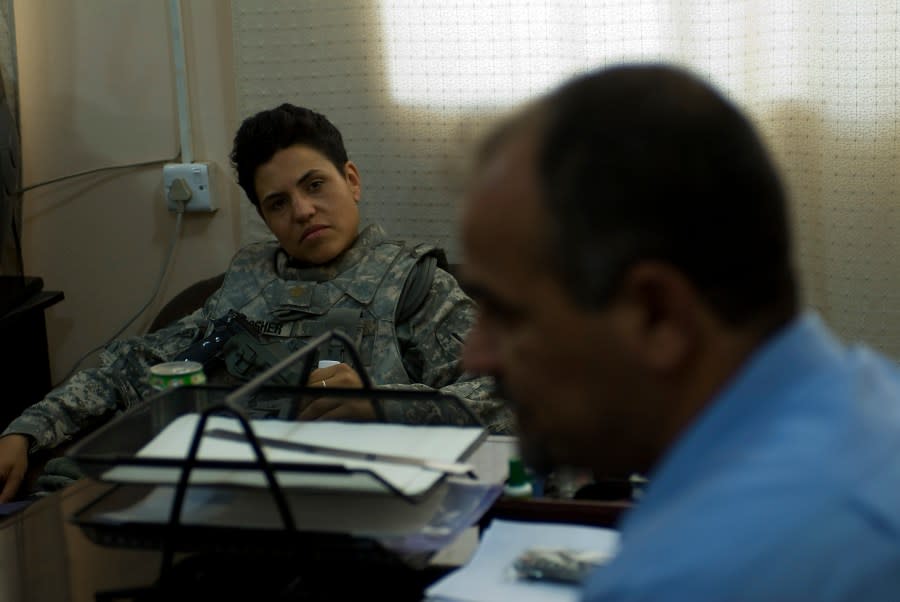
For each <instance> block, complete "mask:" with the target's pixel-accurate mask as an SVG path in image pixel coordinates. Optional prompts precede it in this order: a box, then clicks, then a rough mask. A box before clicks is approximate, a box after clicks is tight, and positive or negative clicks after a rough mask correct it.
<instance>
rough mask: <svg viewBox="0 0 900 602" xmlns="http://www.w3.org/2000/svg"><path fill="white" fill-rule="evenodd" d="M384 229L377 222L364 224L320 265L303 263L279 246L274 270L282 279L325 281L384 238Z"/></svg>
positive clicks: (350, 265) (356, 260)
mask: <svg viewBox="0 0 900 602" xmlns="http://www.w3.org/2000/svg"><path fill="white" fill-rule="evenodd" d="M385 237H386V235H385V233H384V230H382V229H381V226H379V225H378V224H371V225H369V226H366V227H365V228H364V229H363V230H362V231H361V232H360V233H359V235H358V236H357V237H356V240H354V241H353V244H351V245H350V247H348V248H347V250H345V251H344V252H343V253H341V254H340V255H338V256H337V257H335V258H334V259H332V260H331V261H329V262H328V263H324V264H322V265H309V264H303V263H300V262H298V261H296V260H295V259H293V258H291V257H290V256H289V255H288V254H287V253H286V252H285V250H284V249H281V248H279V249H278V252H277V254H276V256H275V271H276V273H277V274H278V276H279V277H281V278H283V279H284V280H306V281H311V282H325V281H327V280H332V279H333V278H335V277H336V276H337V275H338V274H341V273H343V272H345V271H346V270H347V269H349V268H351V267H353V266H354V265H357V264H358V263H359V262H360V261H361V260H362V259H363V258H364V257H366V255H368V253H369V251H370V250H371V249H372V247H375V246H377V245H378V244H379V243H381V242H383V241H384V240H385Z"/></svg>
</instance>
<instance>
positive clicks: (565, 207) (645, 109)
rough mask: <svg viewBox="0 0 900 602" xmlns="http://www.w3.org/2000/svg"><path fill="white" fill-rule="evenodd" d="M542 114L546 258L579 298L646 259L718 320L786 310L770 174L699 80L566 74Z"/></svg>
mask: <svg viewBox="0 0 900 602" xmlns="http://www.w3.org/2000/svg"><path fill="white" fill-rule="evenodd" d="M539 109H540V122H541V123H540V126H539V128H538V131H539V134H538V136H539V138H538V151H537V155H538V157H537V172H538V180H539V186H540V187H541V196H542V197H543V199H544V201H545V202H546V206H547V208H548V210H549V212H550V214H551V216H552V218H553V221H554V222H555V224H554V225H552V226H551V230H553V232H552V234H551V237H552V238H551V244H550V247H551V249H550V255H551V257H550V258H549V259H550V262H551V265H552V266H553V269H555V270H558V272H559V273H560V275H561V278H562V282H563V284H564V285H565V286H566V288H567V290H569V291H570V293H571V294H572V296H573V298H574V299H575V300H576V301H577V302H578V303H579V304H581V305H583V306H586V307H601V306H603V305H604V304H606V303H607V302H608V301H609V300H610V299H611V297H612V296H613V294H614V293H615V290H616V289H617V287H618V285H619V283H620V280H621V278H622V276H624V274H625V273H626V271H627V268H628V267H629V266H631V265H633V264H634V263H635V262H636V261H639V260H642V259H657V260H660V261H664V262H666V263H669V264H671V265H673V266H675V267H676V268H677V269H678V270H679V271H680V272H682V273H683V274H684V275H685V277H687V278H688V280H689V281H691V283H692V284H693V285H694V286H695V287H696V288H697V290H698V291H699V292H700V293H701V295H703V297H704V299H705V300H706V302H707V303H708V304H709V305H710V306H711V307H712V308H713V310H714V311H715V312H716V313H717V314H718V315H719V316H720V317H721V318H722V319H723V320H724V321H725V322H726V323H729V324H740V323H744V322H746V321H749V320H751V319H754V318H759V317H761V316H766V315H770V316H773V315H774V316H775V317H776V318H777V320H779V321H784V320H786V319H787V318H788V317H790V316H791V315H793V314H794V313H795V312H796V305H797V298H796V297H797V293H796V285H795V280H794V274H793V268H792V259H791V241H790V234H789V225H788V217H787V215H786V207H785V204H786V203H785V195H784V192H783V188H782V185H781V183H780V180H779V177H778V174H777V173H776V170H775V168H774V166H773V164H772V162H771V161H770V159H769V157H768V154H767V153H766V150H765V148H764V147H763V144H762V142H761V141H760V139H759V137H758V136H757V134H756V132H755V130H754V128H753V126H752V125H751V124H750V122H749V121H748V120H747V119H746V118H745V117H744V116H743V115H742V114H741V113H740V112H739V111H738V110H737V109H736V108H735V107H734V106H733V105H732V104H731V103H730V102H728V101H727V100H726V99H725V98H723V97H722V96H721V95H719V94H718V93H717V92H715V91H714V90H713V89H711V87H710V86H709V85H707V84H706V83H704V82H702V81H701V80H699V79H698V78H697V77H695V76H693V75H691V74H689V73H687V72H685V71H682V70H680V69H676V68H672V67H668V66H662V65H643V66H638V65H631V66H622V67H616V68H612V69H607V70H602V71H597V72H593V73H590V74H587V75H585V76H582V77H579V78H577V79H575V80H573V81H571V82H570V83H568V84H567V85H565V86H563V87H562V88H560V89H559V90H557V91H556V92H554V93H552V94H551V95H550V96H549V97H548V98H546V99H545V102H543V103H541V104H540V106H539ZM554 226H555V227H554ZM771 312H775V313H774V314H772V313H771Z"/></svg>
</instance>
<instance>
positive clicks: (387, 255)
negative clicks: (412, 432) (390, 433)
mask: <svg viewBox="0 0 900 602" xmlns="http://www.w3.org/2000/svg"><path fill="white" fill-rule="evenodd" d="M277 252H278V245H277V244H276V243H274V242H262V243H256V244H253V245H249V246H247V247H245V248H244V249H243V250H242V251H241V252H239V253H238V255H237V256H236V257H235V259H234V261H233V262H232V266H231V268H230V269H229V270H228V272H227V274H226V276H225V280H224V282H223V284H222V288H221V290H220V293H219V294H218V295H217V299H216V301H215V303H214V305H213V306H212V307H211V308H210V312H209V315H210V316H211V317H219V316H221V315H224V314H225V313H226V312H227V311H228V310H229V309H235V310H237V311H239V312H241V313H243V314H244V315H245V316H246V317H247V318H248V319H249V320H250V321H251V322H252V323H253V324H254V325H255V326H256V327H257V328H258V330H259V332H260V333H261V338H262V339H263V341H264V342H265V343H267V344H268V343H271V344H274V345H275V346H276V348H278V349H279V351H280V352H279V353H275V354H271V355H270V356H269V357H270V358H271V359H267V358H261V357H259V356H260V355H261V354H259V353H258V351H259V349H258V347H257V348H256V349H248V348H247V346H246V345H242V344H240V343H238V344H236V345H230V346H228V347H226V353H225V355H226V358H225V360H226V364H227V366H228V371H229V372H230V373H231V375H232V376H234V377H236V378H238V379H239V380H248V379H250V378H252V377H253V376H255V375H256V374H258V373H259V372H261V371H262V370H264V369H265V368H266V367H268V366H270V365H271V364H272V360H274V359H275V358H280V357H284V355H286V354H287V353H290V352H292V351H295V350H297V349H299V348H300V347H302V346H303V345H305V344H306V343H307V342H309V340H310V339H312V338H314V337H316V336H318V335H320V334H322V333H324V332H327V331H329V330H333V329H340V330H342V331H344V333H345V334H347V335H348V336H349V337H350V338H352V339H353V341H354V342H355V344H356V346H357V349H358V350H359V352H360V356H361V360H362V363H363V365H364V367H365V369H366V370H367V371H368V373H369V375H370V376H371V377H372V381H373V384H375V385H379V384H407V383H410V382H414V381H415V379H416V375H410V374H407V371H406V369H405V367H404V364H403V359H402V353H401V350H400V348H399V345H398V341H397V330H396V326H397V324H398V323H403V322H404V321H406V320H408V319H409V318H410V317H411V315H412V314H413V313H415V311H416V310H418V309H419V307H420V306H421V305H422V303H423V302H424V300H425V297H426V296H427V295H428V291H429V290H430V288H431V282H432V279H433V276H434V270H435V267H436V265H437V264H438V263H439V262H440V261H441V260H442V259H443V253H442V252H441V251H440V250H438V249H436V248H434V247H432V246H430V245H424V244H421V245H417V246H408V245H406V244H404V243H402V242H395V241H382V242H380V243H377V244H376V245H375V246H373V247H371V248H370V249H369V252H368V253H366V254H365V255H364V256H363V257H362V258H361V259H360V261H359V262H357V263H356V264H354V265H352V266H351V267H349V268H347V269H346V270H344V271H343V272H342V273H340V274H337V275H336V276H335V277H334V278H332V279H329V280H325V281H323V282H314V281H306V280H286V279H284V278H282V277H281V276H280V275H279V274H278V273H277V272H276V267H275V266H276V262H275V257H276V253H277ZM444 261H445V260H444ZM284 348H286V349H287V350H286V351H284ZM313 359H332V360H337V361H347V362H349V361H350V357H349V355H348V354H347V353H346V352H345V350H344V349H343V346H342V345H341V344H340V343H338V342H337V341H335V344H333V345H331V346H329V348H327V349H321V350H320V353H319V356H318V358H313ZM313 367H315V365H313ZM298 368H299V367H298ZM291 384H298V383H291Z"/></svg>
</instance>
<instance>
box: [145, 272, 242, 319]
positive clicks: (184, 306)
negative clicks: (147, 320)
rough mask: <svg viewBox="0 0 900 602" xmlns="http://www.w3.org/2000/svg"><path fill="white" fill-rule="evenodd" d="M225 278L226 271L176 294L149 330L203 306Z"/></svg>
mask: <svg viewBox="0 0 900 602" xmlns="http://www.w3.org/2000/svg"><path fill="white" fill-rule="evenodd" d="M224 280H225V273H224V272H222V273H221V274H219V275H217V276H213V277H212V278H207V279H206V280H200V281H199V282H195V283H194V284H192V285H190V286H189V287H187V288H186V289H184V290H183V291H181V292H180V293H178V294H177V295H175V296H174V297H173V298H172V299H171V300H170V301H169V302H168V303H166V304H165V305H164V306H163V308H162V309H161V310H159V313H158V314H156V318H154V319H153V323H151V324H150V328H149V330H148V331H149V332H155V331H157V330H159V329H160V328H164V327H166V326H168V325H169V324H171V323H172V322H174V321H175V320H178V319H179V318H183V317H184V316H187V315H190V314H191V313H193V312H194V311H196V310H198V309H200V308H201V307H203V304H204V303H206V300H207V299H208V298H209V296H210V295H212V294H213V293H214V292H216V291H217V290H219V288H220V287H221V286H222V282H223V281H224Z"/></svg>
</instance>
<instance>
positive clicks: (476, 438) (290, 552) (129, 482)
mask: <svg viewBox="0 0 900 602" xmlns="http://www.w3.org/2000/svg"><path fill="white" fill-rule="evenodd" d="M333 337H338V338H342V339H344V338H345V337H343V335H342V334H341V333H340V332H337V333H328V334H326V335H323V336H322V337H319V338H318V339H316V340H314V341H313V342H312V343H310V345H308V346H307V347H304V348H303V349H301V350H299V351H298V352H296V353H295V354H293V356H292V357H291V358H288V359H289V360H292V362H293V361H298V360H299V359H304V358H305V357H308V355H309V351H310V350H312V349H315V348H316V347H317V346H318V345H320V344H322V343H323V342H325V341H328V340H331V338H333ZM346 343H347V344H348V346H349V349H350V351H351V356H353V357H354V359H356V358H358V355H356V354H355V349H353V348H352V344H350V343H349V341H347V342H346ZM292 362H288V361H285V362H282V364H280V365H279V366H280V368H279V366H275V367H274V368H279V369H281V368H284V367H285V366H287V365H289V364H290V363H292ZM357 369H358V368H357ZM358 370H359V369H358ZM277 371H278V370H274V369H273V370H269V371H267V372H265V373H263V374H261V375H260V376H259V377H258V378H256V379H254V380H253V381H250V382H249V383H247V384H245V385H244V386H242V387H240V388H233V387H223V386H215V385H205V386H195V387H179V388H174V389H168V390H166V391H163V392H161V393H160V394H158V395H156V396H154V397H153V398H151V399H149V400H148V401H146V402H145V403H142V404H140V405H139V406H137V407H134V408H132V409H131V410H129V411H128V412H126V413H124V414H122V415H121V416H119V417H117V418H116V419H114V420H113V421H111V422H110V423H108V424H106V425H105V426H103V427H101V428H100V429H98V430H97V431H95V432H94V433H92V434H91V435H90V436H88V437H87V438H85V439H84V440H83V441H81V442H80V443H79V444H77V445H76V446H74V447H73V448H72V449H71V450H70V452H69V456H70V457H72V458H73V459H74V460H75V461H76V462H77V463H78V464H79V466H80V467H81V468H82V470H83V471H84V472H85V474H86V475H88V476H89V477H92V478H95V479H97V480H100V481H105V482H108V483H110V487H109V489H107V490H106V491H105V492H104V493H103V494H102V495H101V496H99V497H98V498H97V499H95V500H93V501H92V502H91V503H89V504H88V505H86V506H85V507H83V508H81V509H80V510H78V511H77V512H76V513H75V514H74V515H73V516H72V517H71V521H72V522H73V523H75V524H76V525H78V526H79V527H80V528H81V529H82V530H83V531H84V533H85V534H86V535H87V536H88V537H89V538H90V539H91V540H92V541H94V542H95V543H97V544H100V545H104V546H116V547H132V548H135V547H137V548H151V549H159V550H160V551H161V558H162V560H161V565H160V576H159V579H158V580H157V582H156V583H154V584H151V585H149V586H148V587H146V588H138V589H134V590H128V591H117V592H102V593H98V594H97V599H98V600H139V599H141V600H143V599H148V600H149V599H157V598H154V597H152V596H151V595H150V594H148V592H157V593H158V594H159V595H160V596H162V597H167V596H170V595H171V594H172V591H173V589H179V590H180V591H181V592H182V593H184V591H185V590H184V587H183V583H181V582H182V581H183V579H181V578H179V577H178V575H179V571H178V570H177V569H176V562H175V559H176V555H178V556H180V557H184V556H185V555H188V556H190V557H192V558H193V561H194V562H196V561H197V559H198V558H201V559H207V560H206V561H201V562H209V560H208V559H211V558H212V559H215V560H214V561H212V565H213V566H216V567H219V568H222V567H227V566H231V565H232V563H234V562H238V561H240V562H244V566H247V565H259V563H260V562H262V563H264V564H265V566H266V567H272V566H279V567H282V566H283V567H285V568H286V569H287V570H288V573H290V574H285V575H283V577H284V578H285V579H287V580H288V581H290V582H292V583H293V582H295V581H296V580H297V578H298V576H297V575H294V574H293V572H298V574H299V573H303V574H305V575H311V574H316V573H317V572H318V573H322V574H329V575H330V574H333V573H334V568H335V567H336V566H341V567H350V566H353V567H357V568H359V567H365V570H366V571H368V570H369V569H372V567H377V569H378V572H380V573H381V574H388V573H389V571H388V573H385V570H386V569H388V568H390V567H393V568H394V569H397V568H398V567H399V568H403V569H404V570H406V569H417V568H421V567H422V566H423V565H424V561H425V560H427V558H428V556H429V555H430V554H432V553H433V552H434V551H436V550H438V549H440V548H441V547H443V546H444V545H446V544H448V543H449V542H450V541H452V540H453V539H454V538H455V537H456V536H457V535H458V534H459V533H460V532H461V531H462V530H464V529H465V528H466V527H468V526H469V525H472V524H474V523H475V522H476V521H477V520H478V518H479V517H480V516H481V515H482V514H483V513H484V512H485V511H486V510H487V508H488V507H489V506H490V505H491V504H492V503H493V501H494V500H495V499H496V497H497V496H498V495H499V493H500V490H501V484H499V483H486V482H482V481H479V480H478V479H477V475H475V474H474V473H473V472H472V471H471V470H465V471H456V473H454V474H447V472H446V471H445V470H444V469H443V468H441V467H442V466H444V464H447V465H449V466H450V467H451V468H458V467H459V466H460V465H464V464H465V461H466V459H467V458H468V457H469V455H470V454H471V453H472V452H473V451H474V450H475V449H476V448H477V447H478V446H479V445H480V444H481V442H482V441H483V440H484V439H485V438H486V436H487V432H486V430H485V429H484V428H483V427H482V425H481V424H480V423H479V422H478V420H477V418H476V417H475V416H474V415H473V414H472V412H471V411H470V410H469V409H468V407H466V406H465V404H463V403H462V402H461V401H460V400H459V399H458V398H455V397H453V396H450V395H445V394H442V393H440V392H437V391H418V390H390V389H378V388H374V387H372V385H371V382H370V381H369V379H368V377H367V376H365V375H364V372H361V375H362V380H363V382H364V385H365V386H364V388H363V389H335V388H329V389H328V390H327V392H323V389H321V388H313V387H286V386H267V385H265V381H266V380H267V379H269V378H270V377H271V375H272V374H275V373H277ZM309 372H310V369H309V366H305V368H304V377H307V376H308V374H309ZM323 395H327V396H328V397H334V398H346V399H361V398H362V399H368V400H370V401H371V403H372V404H373V405H375V407H376V408H379V407H383V406H384V404H398V403H401V404H402V403H407V404H427V405H428V407H429V411H428V412H427V415H428V416H429V417H430V421H429V422H430V424H427V425H415V426H412V425H392V424H388V423H386V422H385V420H384V414H383V413H378V415H379V416H380V418H381V422H380V423H367V424H360V423H326V422H303V423H300V422H297V421H294V420H293V417H294V416H296V414H297V411H298V408H299V407H302V405H303V404H304V403H305V402H306V401H307V400H309V399H312V398H317V397H321V396H323ZM396 429H399V430H396ZM300 430H302V432H303V433H304V437H308V435H307V433H311V434H313V435H315V437H313V439H312V443H310V440H309V439H305V440H304V442H303V443H302V445H304V446H305V448H304V451H305V452H307V453H305V454H302V455H301V456H296V455H292V454H293V453H294V452H292V451H291V450H290V449H287V450H279V449H277V446H276V447H275V448H273V444H274V443H278V441H274V440H273V438H272V437H270V436H269V433H270V432H278V433H282V432H288V431H290V432H292V433H293V432H300ZM173 433H174V434H175V435H178V436H179V437H180V438H179V439H177V440H178V442H179V445H180V447H178V445H176V446H175V447H172V448H166V449H167V450H168V451H167V452H165V453H158V450H156V451H153V450H154V449H156V448H154V446H157V445H158V444H160V442H161V441H163V440H165V441H172V440H173V439H172V437H173V436H175V435H173ZM222 433H225V434H227V435H228V437H227V439H229V440H226V441H222V440H221V439H220V437H217V435H221V434H222ZM373 433H374V434H377V435H378V436H379V437H381V439H380V440H381V441H384V440H385V437H386V436H387V437H389V438H391V439H394V440H396V439H397V438H398V437H406V436H412V437H413V438H412V439H411V441H413V442H415V441H420V440H421V441H423V442H424V443H423V447H428V446H429V445H436V442H438V441H441V439H440V437H445V439H446V440H447V441H452V442H455V443H454V444H455V445H456V446H457V451H456V452H453V453H454V455H453V456H452V457H443V458H439V459H440V460H441V462H443V463H444V464H442V463H437V466H438V467H437V468H434V466H432V465H431V464H429V465H428V466H420V465H417V464H416V463H417V462H419V461H422V460H428V461H431V460H434V458H433V457H432V458H430V459H427V458H422V457H420V456H418V455H416V454H415V453H413V452H410V453H408V454H407V455H405V456H403V457H400V458H394V457H393V455H386V454H382V453H380V452H378V453H376V452H374V451H373V452H372V453H371V454H369V453H363V452H360V451H358V450H357V451H352V448H354V446H357V447H358V445H357V444H358V443H359V442H358V441H356V439H360V438H364V437H368V436H370V435H372V434H373ZM361 436H362V437H361ZM316 437H318V439H316ZM323 437H324V439H323ZM416 437H420V438H419V439H416ZM235 438H237V439H240V441H234V439H235ZM346 439H353V440H350V441H348V440H346ZM284 441H288V442H289V443H288V445H287V446H288V447H290V445H293V443H290V442H291V441H293V439H290V438H288V439H284ZM391 443H393V442H391ZM227 445H231V446H232V448H233V446H235V445H237V446H239V447H240V448H241V450H242V451H241V453H240V454H238V455H236V456H235V455H229V454H224V455H220V454H217V453H212V452H213V450H216V449H219V448H220V447H221V446H227ZM348 445H349V448H351V452H350V453H349V454H348V453H345V454H344V455H341V454H340V453H338V454H333V453H330V452H332V451H338V452H340V451H341V450H346V449H348V447H347V446H348ZM317 447H320V448H321V449H322V450H324V451H325V453H317V450H316V448H317ZM442 447H444V448H446V447H451V446H446V445H444V446H442ZM335 448H337V449H335ZM431 449H432V451H430V452H428V453H429V455H432V456H433V455H434V453H437V452H434V448H431ZM432 452H434V453H432ZM448 453H449V452H448ZM354 454H355V455H354ZM394 455H396V454H394ZM298 457H300V458H301V459H299V460H298V459H297V458H298ZM382 460H387V461H382ZM373 461H374V463H373ZM404 462H405V463H406V464H404ZM447 470H450V468H448V469H447ZM457 473H458V474H457ZM404 475H405V476H404ZM409 475H412V476H409ZM407 476H408V477H409V478H407ZM236 559H239V560H236ZM179 562H180V563H181V564H182V565H183V563H184V560H180V561H179ZM204 566H206V565H205V564H204ZM204 570H206V571H207V572H209V567H208V566H207V568H206V569H204ZM256 572H257V574H259V575H262V574H264V573H265V571H264V570H262V569H260V568H259V567H257V571H256ZM268 581H269V582H270V583H271V581H272V579H271V578H269V579H268ZM307 582H308V579H307ZM176 584H177V585H176ZM254 591H259V590H254ZM279 591H281V590H279ZM198 593H201V592H198ZM207 593H208V592H207ZM332 593H333V592H332ZM326 597H327V596H326ZM286 599H294V598H290V597H288V598H286ZM302 599H315V598H302Z"/></svg>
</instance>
